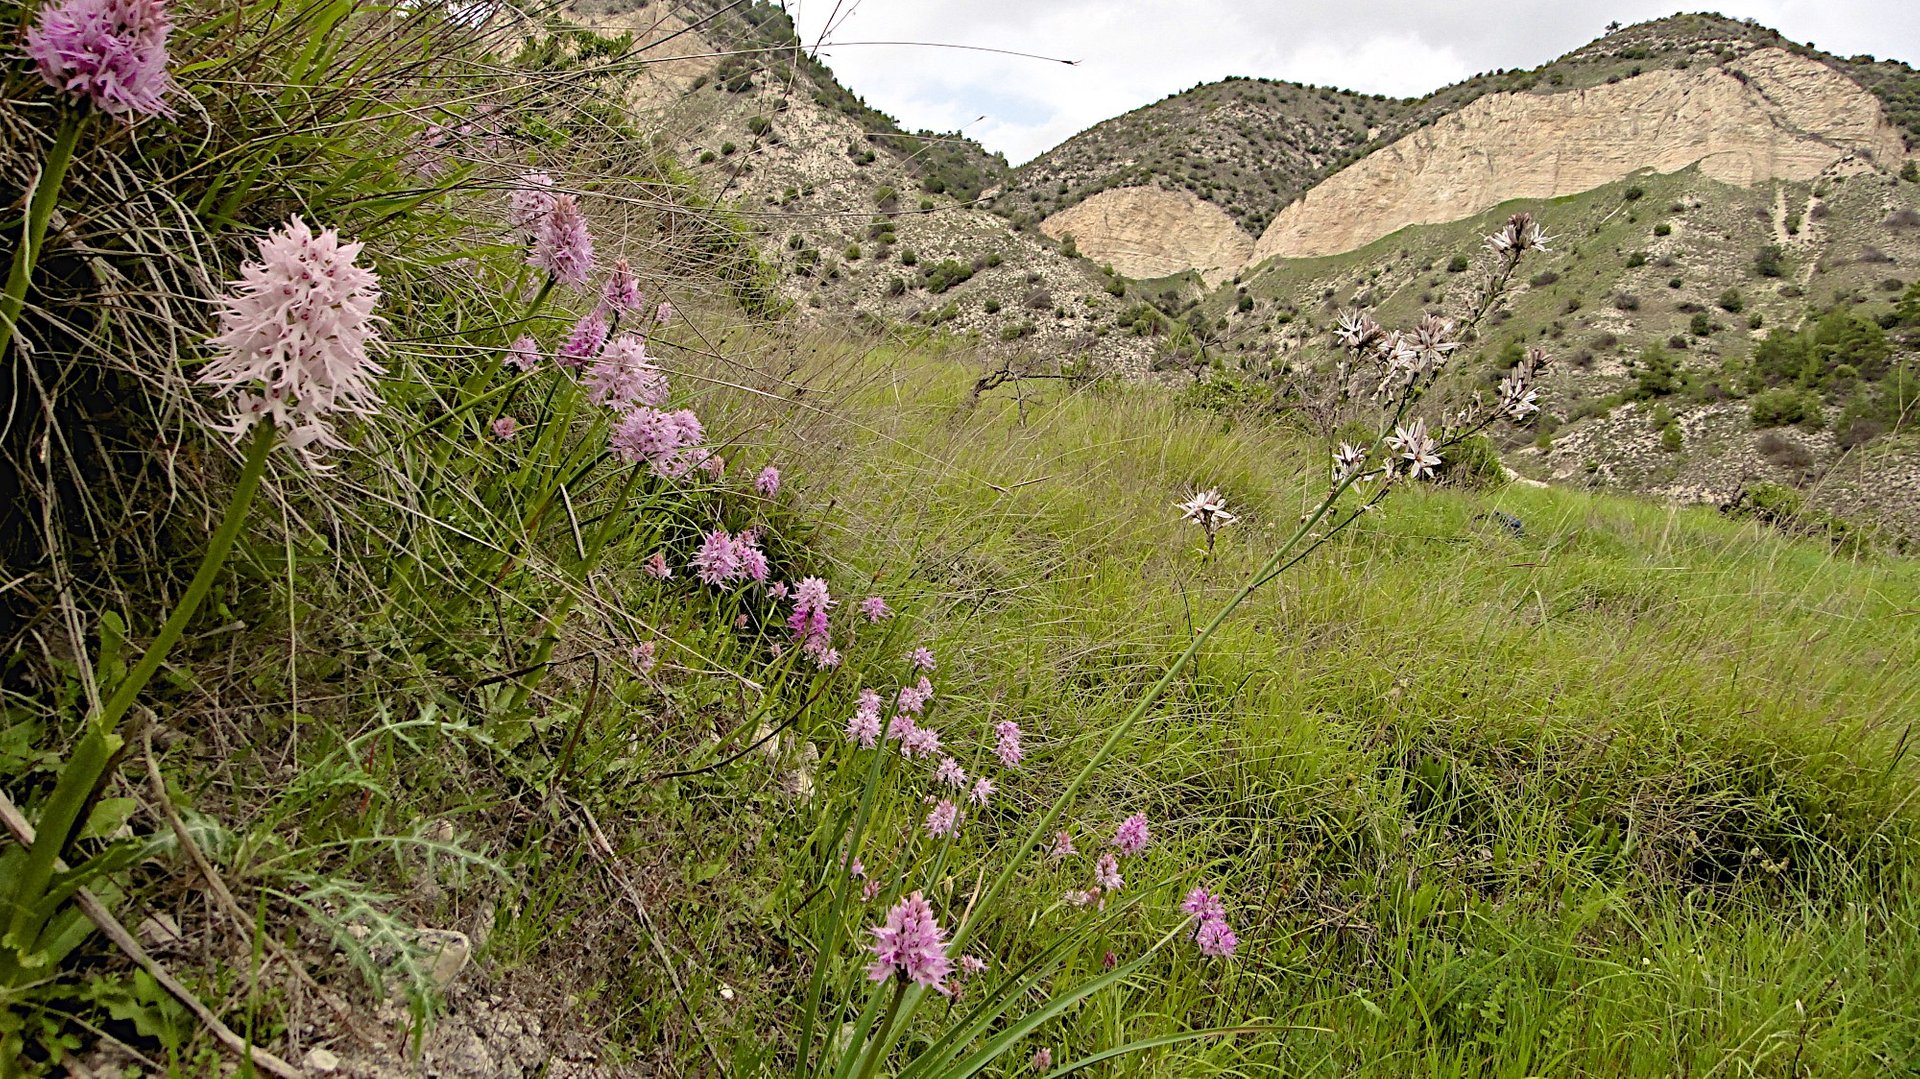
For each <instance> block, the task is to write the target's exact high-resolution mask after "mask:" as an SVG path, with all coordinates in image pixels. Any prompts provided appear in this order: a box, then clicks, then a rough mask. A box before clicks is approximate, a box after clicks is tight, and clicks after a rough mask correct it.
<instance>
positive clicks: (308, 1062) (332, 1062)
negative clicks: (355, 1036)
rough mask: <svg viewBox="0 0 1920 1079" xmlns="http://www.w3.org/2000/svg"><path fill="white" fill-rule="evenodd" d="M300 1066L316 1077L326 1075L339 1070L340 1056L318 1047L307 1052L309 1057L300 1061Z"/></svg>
mask: <svg viewBox="0 0 1920 1079" xmlns="http://www.w3.org/2000/svg"><path fill="white" fill-rule="evenodd" d="M300 1066H301V1067H303V1068H305V1069H307V1070H308V1071H310V1072H312V1073H314V1074H315V1075H326V1074H328V1073H329V1072H334V1071H338V1070H339V1068H340V1054H338V1053H336V1052H334V1051H333V1050H331V1049H322V1048H320V1047H319V1046H317V1045H316V1046H314V1047H313V1048H311V1049H309V1050H307V1055H306V1056H305V1057H304V1058H303V1059H302V1060H301V1061H300Z"/></svg>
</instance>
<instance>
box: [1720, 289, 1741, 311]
mask: <svg viewBox="0 0 1920 1079" xmlns="http://www.w3.org/2000/svg"><path fill="white" fill-rule="evenodd" d="M1719 304H1720V310H1722V311H1725V312H1726V313H1727V314H1729V315H1737V314H1739V313H1740V312H1741V311H1743V310H1745V309H1746V306H1747V298H1746V297H1745V296H1742V295H1740V290H1739V289H1737V288H1730V289H1728V290H1727V291H1725V292H1722V293H1721V294H1720V300H1719Z"/></svg>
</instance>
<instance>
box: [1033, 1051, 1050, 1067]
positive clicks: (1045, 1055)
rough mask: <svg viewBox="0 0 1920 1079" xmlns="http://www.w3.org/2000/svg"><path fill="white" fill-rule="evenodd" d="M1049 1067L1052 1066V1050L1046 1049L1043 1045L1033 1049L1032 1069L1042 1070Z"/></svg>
mask: <svg viewBox="0 0 1920 1079" xmlns="http://www.w3.org/2000/svg"><path fill="white" fill-rule="evenodd" d="M1051 1067H1053V1050H1051V1049H1048V1048H1047V1047H1046V1046H1044V1045H1043V1046H1041V1047H1040V1048H1038V1049H1035V1050H1034V1051H1033V1070H1034V1071H1037V1072H1043V1071H1046V1070H1047V1069H1048V1068H1051Z"/></svg>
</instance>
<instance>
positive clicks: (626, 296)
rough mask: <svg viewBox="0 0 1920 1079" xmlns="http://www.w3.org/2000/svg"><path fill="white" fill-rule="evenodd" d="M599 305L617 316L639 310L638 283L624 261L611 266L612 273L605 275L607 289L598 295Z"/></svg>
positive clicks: (631, 269)
mask: <svg viewBox="0 0 1920 1079" xmlns="http://www.w3.org/2000/svg"><path fill="white" fill-rule="evenodd" d="M600 303H601V305H602V306H604V307H605V308H606V309H607V310H609V311H612V312H614V313H615V314H619V315H630V314H632V313H633V312H635V311H638V310H640V282H638V281H635V280H634V279H633V268H632V267H630V266H628V265H627V260H626V259H621V260H620V261H618V262H616V263H614V264H613V272H611V273H609V274H608V275H607V287H606V289H605V290H604V291H602V292H601V294H600Z"/></svg>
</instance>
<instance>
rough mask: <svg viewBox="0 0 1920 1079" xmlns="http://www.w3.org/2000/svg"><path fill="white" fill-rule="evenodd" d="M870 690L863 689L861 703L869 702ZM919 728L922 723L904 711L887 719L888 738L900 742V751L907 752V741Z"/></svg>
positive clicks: (863, 704)
mask: <svg viewBox="0 0 1920 1079" xmlns="http://www.w3.org/2000/svg"><path fill="white" fill-rule="evenodd" d="M868 692H869V691H867V690H862V691H861V693H860V703H861V705H862V706H865V704H866V703H867V701H866V696H867V693H868ZM919 729H920V725H919V724H918V723H915V722H914V721H913V717H912V716H910V715H906V714H905V713H902V714H900V715H897V716H894V717H893V718H892V719H890V720H888V721H887V738H888V740H889V741H894V742H899V743H900V752H902V753H905V752H906V751H907V749H906V743H907V738H908V736H910V735H912V734H913V733H914V732H915V731H918V730H919Z"/></svg>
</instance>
